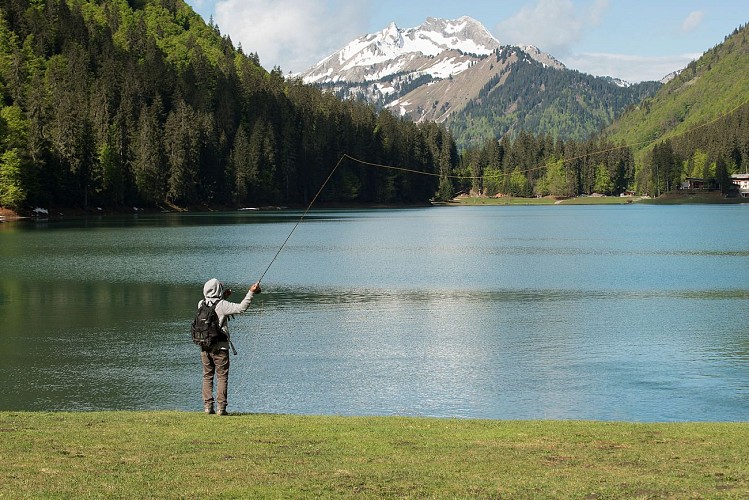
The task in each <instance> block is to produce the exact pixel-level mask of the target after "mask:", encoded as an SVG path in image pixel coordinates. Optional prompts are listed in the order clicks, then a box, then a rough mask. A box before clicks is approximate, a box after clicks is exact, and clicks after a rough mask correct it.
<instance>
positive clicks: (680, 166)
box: [0, 0, 749, 210]
mask: <svg viewBox="0 0 749 500" xmlns="http://www.w3.org/2000/svg"><path fill="white" fill-rule="evenodd" d="M746 40H747V33H746V27H743V28H741V29H739V30H737V31H736V32H734V33H733V34H732V35H731V36H729V37H727V38H726V42H725V43H724V44H721V45H719V46H717V47H715V48H714V49H711V50H710V51H708V52H707V53H706V54H705V57H709V60H708V62H707V63H705V62H703V61H702V60H700V61H697V62H695V63H694V66H693V68H692V69H690V68H687V70H686V71H685V72H684V73H683V74H682V75H680V77H679V78H678V79H677V80H675V81H674V82H671V83H669V84H667V85H665V86H663V87H662V88H661V89H660V90H659V91H658V93H657V94H656V96H655V97H654V98H648V99H645V100H643V101H642V102H639V103H638V104H637V105H633V106H632V107H631V109H630V110H629V111H628V112H627V113H625V115H624V117H623V119H622V120H621V122H620V121H619V120H618V121H617V123H615V125H614V127H611V128H610V129H607V130H603V131H600V132H598V133H594V134H590V135H589V138H587V139H584V140H577V139H576V140H563V139H559V138H557V137H558V134H554V133H552V132H547V133H541V132H540V131H539V130H538V128H539V127H540V125H538V124H536V125H535V126H531V125H530V122H529V123H528V126H529V128H530V130H529V129H528V128H523V127H520V128H517V129H516V130H515V131H514V132H513V133H503V134H500V133H497V134H496V135H495V136H494V137H492V138H490V139H486V140H485V141H484V142H483V143H481V144H478V145H475V146H471V147H466V148H464V149H461V150H459V149H458V147H457V146H456V141H455V140H454V136H453V134H452V133H451V132H450V131H449V130H448V129H447V128H445V126H443V125H439V124H435V123H420V124H416V123H413V122H411V121H408V120H407V119H403V118H400V117H396V116H394V115H392V114H391V113H390V112H388V111H386V110H377V109H376V108H375V107H374V106H372V105H369V104H365V103H363V102H360V101H356V100H342V99H340V98H339V97H337V96H335V95H333V94H332V93H330V92H326V91H325V90H324V89H319V88H316V87H313V86H310V85H306V84H303V83H302V82H301V81H300V80H298V79H293V78H285V77H284V76H283V73H282V71H281V69H280V68H278V67H276V68H273V69H272V70H271V71H267V70H265V69H263V68H262V66H261V65H260V61H259V58H258V56H257V54H255V53H252V52H250V53H248V54H245V53H244V50H243V48H242V47H241V46H238V47H235V46H234V44H233V42H232V41H231V39H230V37H229V36H227V35H222V34H221V32H220V29H219V27H218V26H216V25H215V24H213V22H212V21H209V22H208V23H206V22H205V21H204V20H203V19H202V18H201V17H200V16H198V15H197V14H196V13H195V12H194V11H193V10H192V9H191V8H190V7H189V6H187V5H186V4H185V3H184V2H183V1H182V0H99V1H96V0H4V1H3V3H2V6H1V7H0V207H5V208H9V209H14V210H24V209H26V210H28V209H30V208H32V207H80V208H83V209H88V210H92V209H96V208H101V207H105V208H118V207H121V208H127V207H132V206H148V207H155V208H162V209H170V210H171V209H199V208H205V207H233V208H238V207H247V206H253V207H258V206H268V205H272V206H304V205H306V204H307V203H308V202H309V201H310V200H311V199H312V197H313V196H314V194H315V193H316V191H317V190H318V188H319V187H320V186H321V185H322V183H323V182H324V180H325V179H326V178H327V176H328V175H329V173H330V172H331V170H332V169H333V168H334V167H335V166H336V165H337V164H338V162H339V161H340V162H341V163H340V168H337V170H336V172H335V175H334V176H333V177H332V178H331V180H330V183H328V184H327V185H326V188H325V190H324V191H323V192H322V193H321V196H320V202H321V203H329V204H332V203H336V204H349V205H356V204H422V203H427V202H429V201H430V200H447V199H450V198H452V197H453V196H454V195H455V194H456V193H460V192H465V193H469V192H470V193H474V194H478V195H482V196H495V195H511V196H549V195H550V196H557V197H569V196H577V195H583V194H592V193H601V194H608V195H617V194H620V193H623V192H637V193H640V194H647V195H651V196H657V195H659V194H661V193H664V192H667V191H670V190H673V189H675V188H677V187H678V186H679V185H680V183H681V182H683V180H684V179H685V178H686V177H701V178H705V179H712V180H713V182H714V184H715V185H717V186H719V187H720V189H721V190H723V191H727V190H728V188H729V187H730V180H729V176H730V174H732V173H735V172H744V171H746V170H747V167H749V132H748V131H749V125H748V124H749V107H747V106H746V105H742V104H738V105H737V104H736V103H737V102H738V103H745V102H747V101H749V91H747V90H744V88H743V87H742V88H739V89H738V90H737V88H736V87H735V86H733V87H731V86H729V85H727V84H723V83H721V82H724V81H730V82H739V83H741V82H743V81H745V80H746V79H745V78H743V76H742V75H744V74H745V72H746V67H747V59H749V58H748V57H747V55H746V54H747V52H748V49H747V48H748V47H749V44H747V43H746ZM726 52H728V54H726ZM715 75H718V76H720V78H721V79H720V80H716V78H717V76H715ZM690 76H691V77H692V78H695V79H697V80H696V81H693V80H690ZM697 77H699V78H697ZM709 77H713V79H712V80H710V78H709ZM706 80H708V81H712V87H711V88H710V92H707V91H706V90H705V89H704V88H701V87H700V82H702V81H706ZM591 82H593V83H595V81H594V80H591ZM589 83H590V82H589ZM741 84H742V85H746V84H745V83H741ZM723 87H725V88H727V89H728V90H727V91H726V92H728V94H729V95H730V99H728V100H727V103H726V104H724V105H723V107H722V109H720V108H718V109H712V114H708V115H698V111H699V110H700V109H703V108H704V107H705V106H709V105H710V103H716V102H717V103H720V102H723V100H726V99H724V98H723V97H722V96H723V94H722V93H721V92H720V89H721V88H723ZM684 89H686V90H684ZM690 93H693V94H694V95H695V96H696V97H693V98H691V101H688V102H686V103H685V102H683V101H675V102H676V104H673V105H671V107H668V105H667V103H670V102H674V99H684V98H685V97H684V96H687V97H688V96H690V95H692V94H690ZM488 95H489V93H488V92H487V95H486V96H485V97H488ZM524 95H525V97H524V98H527V99H530V98H531V96H530V95H529V94H527V93H526V94H524ZM705 95H709V96H710V99H706V98H705V97H704V96H705ZM567 98H568V99H567V101H568V102H576V100H575V98H574V96H567ZM573 107H574V106H573ZM604 107H605V106H604ZM713 107H715V106H713ZM663 109H669V111H668V113H669V114H668V115H667V116H666V118H664V117H663V116H661V114H659V110H663ZM597 112H601V113H605V112H606V111H605V109H604V108H600V109H599V111H597ZM570 113H571V111H570ZM716 115H717V118H716V117H715V116H716ZM560 116H562V115H560ZM564 116H567V115H564ZM693 116H697V117H699V120H695V121H694V122H693V123H692V124H691V125H690V127H688V128H686V129H678V128H676V127H678V126H680V125H683V124H684V123H685V122H689V120H690V118H691V117H693ZM648 117H652V118H655V119H656V121H655V122H654V123H655V124H654V125H653V127H654V129H657V132H652V133H650V134H649V135H647V137H646V139H645V140H642V139H641V136H638V135H636V134H633V133H632V132H630V130H633V129H637V126H638V124H647V118H648ZM570 120H571V118H564V120H562V119H561V118H560V119H557V120H556V121H557V122H558V123H567V124H569V123H570ZM534 123H535V122H534ZM620 123H622V124H627V123H631V124H632V125H631V127H632V128H631V129H628V130H626V131H625V132H624V133H623V132H622V130H623V129H624V126H623V125H621V124H620ZM644 126H645V125H643V126H642V127H644ZM648 126H649V125H648ZM642 127H641V128H642ZM669 127H671V128H669ZM671 129H673V130H676V131H677V132H676V133H673V134H670V135H669V134H668V130H671ZM638 130H639V129H638ZM666 136H667V138H665V139H661V137H666ZM632 137H635V138H637V139H638V140H634V139H632ZM344 155H345V156H349V157H354V158H359V159H361V160H363V161H365V162H367V164H365V163H360V162H354V161H348V160H345V161H344V158H345V156H344ZM373 164H379V165H389V166H396V167H404V168H405V169H408V170H411V171H417V172H422V173H424V174H427V175H416V174H414V173H412V172H409V171H406V170H403V169H386V168H373V167H372V165H373Z"/></svg>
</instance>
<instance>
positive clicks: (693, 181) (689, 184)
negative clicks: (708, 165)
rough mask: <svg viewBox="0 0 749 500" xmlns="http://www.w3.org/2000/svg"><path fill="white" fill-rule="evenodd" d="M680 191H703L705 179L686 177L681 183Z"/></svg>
mask: <svg viewBox="0 0 749 500" xmlns="http://www.w3.org/2000/svg"><path fill="white" fill-rule="evenodd" d="M681 189H705V179H700V178H699V177H687V178H686V179H685V180H684V182H682V183H681Z"/></svg>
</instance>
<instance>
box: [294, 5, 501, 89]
mask: <svg viewBox="0 0 749 500" xmlns="http://www.w3.org/2000/svg"><path fill="white" fill-rule="evenodd" d="M499 46H500V44H499V42H498V41H497V40H496V39H495V38H494V37H493V36H492V35H491V33H489V32H488V31H487V30H486V28H484V26H483V25H482V24H481V23H479V22H478V21H476V20H474V19H471V18H470V17H461V18H459V19H456V20H453V21H448V20H444V19H437V18H434V17H430V18H427V20H426V21H425V22H424V24H422V25H421V26H418V27H416V28H409V29H401V28H399V27H398V26H396V24H395V23H390V25H389V26H388V27H387V28H385V29H384V30H382V31H379V32H377V33H374V34H371V35H364V36H362V37H360V38H357V39H356V40H354V41H353V42H351V43H349V44H348V45H346V46H345V47H344V48H343V49H341V50H339V51H338V52H336V53H334V54H332V55H330V56H328V57H326V58H325V59H323V60H322V61H320V62H319V63H317V64H316V65H315V66H313V67H312V68H310V69H308V70H307V71H305V72H304V73H302V75H301V76H302V78H303V79H304V81H305V82H306V83H333V82H340V81H345V82H348V83H361V82H373V81H378V80H383V79H385V78H388V77H391V76H393V75H396V74H401V73H414V74H418V75H419V76H420V75H424V74H429V75H431V76H433V77H435V78H447V77H449V76H451V75H455V74H457V73H460V72H461V71H464V70H465V69H467V68H468V67H469V66H470V63H471V61H473V60H475V59H477V58H478V57H479V56H487V55H489V54H491V52H492V51H493V50H495V49H497V48H499Z"/></svg>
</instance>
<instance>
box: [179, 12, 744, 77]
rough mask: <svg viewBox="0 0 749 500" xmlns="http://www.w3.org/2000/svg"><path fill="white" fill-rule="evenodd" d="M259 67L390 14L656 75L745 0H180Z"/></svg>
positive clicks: (713, 33) (293, 58) (314, 56)
mask: <svg viewBox="0 0 749 500" xmlns="http://www.w3.org/2000/svg"><path fill="white" fill-rule="evenodd" d="M186 1H187V3H188V4H190V5H191V6H192V7H193V9H195V10H196V11H197V12H198V13H199V14H201V15H202V16H203V18H205V20H206V21H207V20H208V19H209V18H210V17H211V16H212V17H213V20H214V22H215V23H216V24H217V25H218V27H219V29H220V30H221V32H222V33H223V34H228V35H229V36H230V37H231V39H232V41H233V42H234V44H235V45H238V44H240V43H241V45H242V48H243V49H244V51H245V52H256V53H257V54H258V56H259V57H260V63H261V64H262V66H263V67H265V68H266V69H271V68H273V67H275V66H279V67H280V68H281V69H282V70H283V72H284V73H289V72H300V71H303V70H305V69H307V68H308V67H310V66H312V65H313V64H315V63H317V62H318V61H320V60H321V59H323V58H324V57H325V56H327V55H330V54H331V53H332V52H335V51H336V50H338V49H340V48H342V47H343V46H345V45H346V44H347V43H348V42H350V41H351V40H353V39H355V38H357V37H359V36H361V35H364V34H366V33H374V32H376V31H380V30H382V29H384V28H385V27H386V26H387V25H388V24H390V23H391V22H395V23H396V24H397V25H398V26H399V27H400V28H412V27H414V26H419V25H420V24H422V23H423V22H424V21H425V20H426V18H427V17H441V18H445V19H455V18H458V17H460V16H470V17H473V18H474V19H476V20H478V21H480V22H481V23H482V24H484V26H486V28H487V29H488V30H489V31H490V32H491V33H492V34H493V35H494V36H495V38H497V39H498V40H499V41H500V43H502V44H509V43H514V44H532V45H536V46H537V47H539V48H540V49H541V50H543V51H545V52H548V53H550V54H552V55H553V56H554V57H556V58H557V59H559V60H560V61H561V62H562V63H564V64H565V65H566V66H567V67H568V68H571V69H577V70H580V71H583V72H585V73H590V74H593V75H608V76H613V77H617V78H622V79H624V80H627V81H630V82H638V81H643V80H658V79H660V78H662V77H663V76H665V75H667V74H668V73H670V72H671V71H674V70H677V69H681V68H683V67H684V66H686V65H687V64H688V63H689V61H691V60H692V59H696V58H698V57H699V56H700V55H701V54H702V53H703V52H705V51H706V50H708V49H710V48H711V47H713V46H715V45H717V44H718V43H720V42H722V41H723V39H724V38H725V36H726V35H729V34H730V33H731V32H732V31H733V30H734V29H735V28H737V27H739V26H740V25H742V24H745V23H747V22H749V1H747V0H649V1H645V0H494V1H488V0H474V1H470V0H469V1H467V2H458V1H455V0H449V1H448V0H431V1H430V0H377V1H374V0H186Z"/></svg>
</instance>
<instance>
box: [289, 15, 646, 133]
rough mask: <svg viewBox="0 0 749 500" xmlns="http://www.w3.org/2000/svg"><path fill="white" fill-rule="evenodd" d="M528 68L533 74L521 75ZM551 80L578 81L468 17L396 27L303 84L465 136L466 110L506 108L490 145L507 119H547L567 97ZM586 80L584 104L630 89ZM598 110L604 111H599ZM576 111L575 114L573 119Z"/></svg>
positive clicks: (322, 66) (361, 42)
mask: <svg viewBox="0 0 749 500" xmlns="http://www.w3.org/2000/svg"><path fill="white" fill-rule="evenodd" d="M528 66H531V67H533V68H535V70H534V71H519V69H521V68H525V67H528ZM539 72H540V73H539ZM549 72H551V73H555V72H562V73H563V74H564V75H572V74H574V75H578V76H580V74H579V73H578V72H576V71H572V70H569V69H567V68H566V67H565V66H564V65H563V64H562V63H561V62H559V61H558V60H557V59H555V58H554V57H553V56H552V55H550V54H547V53H544V52H542V51H541V50H539V49H538V48H537V47H534V46H530V45H529V46H509V45H504V46H503V45H502V44H501V43H500V42H499V41H498V40H497V39H496V38H494V36H492V35H491V33H489V31H488V30H487V29H486V28H485V27H484V26H483V25H482V24H481V23H480V22H478V21H476V20H475V19H472V18H470V17H461V18H458V19H454V20H445V19H437V18H433V17H430V18H427V20H426V21H425V22H424V23H423V24H422V25H421V26H417V27H415V28H409V29H402V28H399V27H398V26H396V25H395V23H391V24H390V25H389V26H388V27H387V28H385V29H384V30H382V31H380V32H377V33H374V34H369V35H364V36H362V37H360V38H357V39H356V40H354V41H352V42H351V43H349V44H348V45H346V46H345V47H343V48H342V49H341V50H339V51H337V52H335V53H334V54H331V55H330V56H328V57H327V58H325V59H323V60H322V61H320V62H319V63H318V64H316V65H314V66H313V67H311V68H309V69H308V70H307V71H305V72H303V73H301V74H300V75H299V76H300V77H301V78H302V79H303V81H304V82H305V83H310V84H314V85H317V86H320V87H322V88H325V89H328V90H330V91H332V92H334V93H335V94H336V95H338V96H339V97H341V98H355V99H363V100H366V101H368V102H371V103H373V104H375V105H376V106H377V107H378V108H388V109H390V110H392V112H393V113H394V114H396V115H398V116H404V117H408V118H410V119H412V120H414V121H416V122H420V121H426V120H429V121H437V122H445V123H446V124H448V126H450V125H451V123H453V122H454V121H455V122H456V123H460V124H461V125H460V128H461V130H463V131H464V132H465V133H471V130H469V129H470V128H471V125H470V123H469V124H468V125H466V117H465V116H464V114H465V113H466V112H467V111H468V110H470V112H471V118H470V120H469V121H473V120H474V119H475V116H476V115H477V113H478V114H481V112H480V111H477V107H478V108H481V107H482V106H490V105H492V103H495V104H496V103H501V105H502V106H503V109H492V110H490V114H491V115H492V116H494V117H495V118H496V119H497V120H498V123H497V126H496V127H494V126H492V124H489V126H485V127H483V130H482V131H481V132H480V133H479V136H480V137H484V136H499V135H502V134H504V133H507V132H509V131H512V127H511V126H509V125H508V123H509V122H508V120H507V119H506V118H504V119H503V118H502V117H506V115H508V114H510V115H512V116H513V117H515V118H518V117H519V118H521V119H522V118H523V117H524V116H525V114H526V113H533V112H535V113H543V111H544V110H543V107H544V105H545V103H548V102H552V101H554V98H553V96H554V95H555V93H556V92H557V91H559V92H561V91H569V89H562V88H559V89H556V88H553V86H554V84H557V85H559V86H560V87H561V86H564V85H565V78H564V77H560V75H554V77H553V78H551V77H549V76H548V73H549ZM583 76H584V77H586V78H588V79H594V80H596V81H595V82H594V83H593V84H590V83H587V82H586V83H584V84H580V82H579V81H578V80H580V79H579V78H577V80H576V81H575V84H576V85H577V87H578V88H579V92H580V93H582V94H584V95H582V96H580V97H579V99H578V100H580V101H585V102H590V101H596V100H597V99H598V97H597V96H596V95H595V94H596V92H598V89H600V88H603V89H604V90H603V92H604V93H618V92H620V91H621V92H626V91H627V90H628V89H631V87H632V86H630V85H629V84H628V83H627V82H623V81H621V80H616V79H613V78H599V79H596V78H595V77H592V76H589V75H583ZM518 78H534V79H537V80H538V79H540V80H543V81H545V82H547V83H546V84H543V83H541V84H539V81H524V82H518V81H517V79H518ZM573 79H574V78H573ZM584 79H585V78H583V80H584ZM508 82H511V83H512V85H510V86H508V87H507V89H508V91H509V89H513V90H512V92H513V95H510V96H504V95H498V94H502V93H503V92H505V90H504V87H505V85H506V84H507V83H508ZM567 83H569V82H567ZM549 84H551V85H552V86H551V87H550V86H549ZM519 87H528V88H531V89H534V92H542V93H544V96H545V98H544V99H540V100H539V99H536V98H529V96H528V95H527V93H525V92H523V93H519V92H518V90H517V89H518V88H519ZM653 91H654V90H653ZM589 93H593V94H594V95H593V96H590V95H588V94H589ZM641 93H642V92H641V91H639V90H637V89H635V90H634V92H629V94H632V95H636V97H633V98H629V97H625V98H622V99H612V102H613V101H615V102H616V103H617V105H618V106H621V109H618V108H617V109H611V110H608V109H607V110H605V111H603V112H600V111H596V113H597V114H602V115H606V116H607V117H608V118H606V119H605V120H607V119H610V118H613V116H615V115H616V114H618V112H619V111H621V110H623V109H624V107H626V106H628V105H630V104H633V103H635V102H637V100H638V99H639V98H640V94H641ZM492 94H493V96H492ZM521 94H522V95H521ZM482 103H483V104H482ZM603 106H604V107H605V106H606V105H603ZM585 107H586V108H588V107H589V106H585ZM593 107H594V108H598V107H600V106H599V105H598V104H595V105H594V106H593ZM575 111H576V110H572V109H571V110H570V112H571V113H572V112H575ZM554 112H555V113H556V112H557V110H555V111H554ZM584 112H585V110H584V109H583V113H584ZM482 119H483V118H482ZM580 119H582V120H583V121H585V119H586V118H585V117H572V118H570V120H561V121H560V120H557V121H556V123H561V122H565V121H570V122H579V121H580ZM605 120H604V122H605ZM499 122H501V123H499ZM607 124H608V123H603V125H607ZM601 125H602V123H601V120H596V123H595V124H594V125H591V128H600V126H601ZM552 127H554V125H552ZM583 129H584V127H583V128H580V127H579V126H576V127H575V132H572V133H568V132H565V131H560V130H551V131H550V130H542V131H535V132H538V133H552V135H555V136H561V137H567V136H573V135H575V134H577V135H581V134H583V133H586V132H584V131H583ZM585 130H587V129H585Z"/></svg>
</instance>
